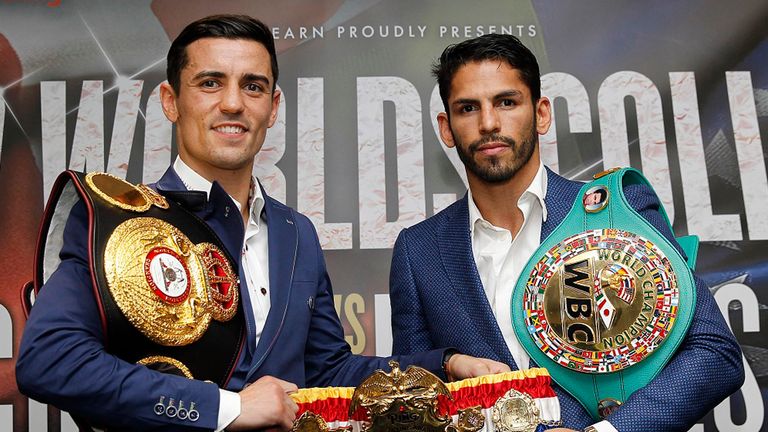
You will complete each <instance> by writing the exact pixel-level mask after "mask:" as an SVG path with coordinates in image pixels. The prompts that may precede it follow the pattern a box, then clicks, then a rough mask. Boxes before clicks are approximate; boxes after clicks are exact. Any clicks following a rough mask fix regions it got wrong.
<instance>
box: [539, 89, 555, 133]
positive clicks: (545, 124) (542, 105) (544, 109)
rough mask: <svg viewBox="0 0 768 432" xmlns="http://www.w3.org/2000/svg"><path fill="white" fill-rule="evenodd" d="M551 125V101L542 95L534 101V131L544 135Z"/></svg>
mask: <svg viewBox="0 0 768 432" xmlns="http://www.w3.org/2000/svg"><path fill="white" fill-rule="evenodd" d="M551 125H552V103H551V102H550V101H549V98H547V97H545V96H542V97H540V98H539V100H537V101H536V132H538V133H539V135H544V134H546V133H547V131H549V126H551Z"/></svg>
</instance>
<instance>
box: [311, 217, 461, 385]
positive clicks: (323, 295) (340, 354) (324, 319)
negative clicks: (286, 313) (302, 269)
mask: <svg viewBox="0 0 768 432" xmlns="http://www.w3.org/2000/svg"><path fill="white" fill-rule="evenodd" d="M299 218H301V221H300V223H301V224H304V223H306V224H308V225H309V227H308V231H304V232H301V234H300V235H302V236H305V238H304V239H302V241H304V240H308V241H311V242H313V244H314V247H315V249H316V254H315V256H316V257H317V258H316V259H317V268H318V280H317V294H316V297H315V309H314V311H313V314H312V317H311V321H310V328H309V333H308V337H307V346H306V355H305V359H304V365H305V370H306V377H307V385H308V386H318V387H325V386H357V385H358V384H360V382H362V381H363V380H364V379H365V378H366V377H367V376H368V375H370V374H371V373H373V372H374V371H376V370H377V369H383V370H384V371H387V372H388V371H389V370H390V368H389V365H388V364H387V362H388V361H389V360H390V359H394V360H397V361H398V362H399V363H400V368H401V369H405V368H407V367H408V366H409V365H417V366H420V367H423V368H425V369H427V370H429V371H430V372H432V373H434V374H436V375H438V376H439V377H440V378H441V379H443V380H445V379H446V377H445V374H444V372H443V370H442V359H443V354H444V353H445V351H446V349H437V350H431V351H423V352H418V353H416V354H413V355H404V356H394V357H374V356H362V355H354V354H352V352H351V349H350V347H349V344H348V343H347V341H346V340H345V339H344V331H343V328H342V326H341V321H340V320H339V316H338V315H337V314H336V309H335V308H334V305H333V289H332V287H331V281H330V278H329V276H328V271H327V269H326V266H325V259H324V258H323V251H322V249H321V248H320V243H319V241H318V239H317V234H316V232H315V230H314V226H312V224H311V222H309V220H308V219H306V217H304V216H301V215H300V216H299ZM307 236H308V237H309V239H307V238H306V237H307Z"/></svg>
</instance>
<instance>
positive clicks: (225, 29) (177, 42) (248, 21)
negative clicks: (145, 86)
mask: <svg viewBox="0 0 768 432" xmlns="http://www.w3.org/2000/svg"><path fill="white" fill-rule="evenodd" d="M204 38H224V39H247V40H253V41H256V42H259V43H260V44H262V45H264V48H266V49H267V52H268V53H269V58H270V61H271V67H272V79H273V82H272V91H274V90H275V86H276V85H277V75H278V69H277V55H276V54H275V39H274V38H273V37H272V32H270V30H269V28H268V27H267V26H266V25H264V23H263V22H261V21H259V20H257V19H256V18H252V17H249V16H247V15H212V16H208V17H205V18H201V19H199V20H197V21H195V22H193V23H192V24H189V25H188V26H186V27H184V30H182V31H181V33H179V35H178V36H177V37H176V39H174V40H173V43H171V48H170V49H169V50H168V58H167V66H166V75H167V78H168V82H169V83H170V84H171V87H173V90H174V91H175V92H176V94H178V93H179V90H180V88H181V70H182V69H184V67H185V66H186V65H187V62H188V61H189V57H188V56H187V46H189V45H190V44H191V43H192V42H195V41H196V40H198V39H204Z"/></svg>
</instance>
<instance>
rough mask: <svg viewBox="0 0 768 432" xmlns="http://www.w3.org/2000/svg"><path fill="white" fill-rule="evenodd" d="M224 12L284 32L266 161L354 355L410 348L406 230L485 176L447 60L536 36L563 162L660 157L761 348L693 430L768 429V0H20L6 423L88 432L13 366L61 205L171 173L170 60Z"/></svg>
mask: <svg viewBox="0 0 768 432" xmlns="http://www.w3.org/2000/svg"><path fill="white" fill-rule="evenodd" d="M213 13H244V14H249V15H252V16H255V17H258V18H260V19H261V20H262V21H264V22H265V23H267V24H268V25H269V26H270V27H271V28H272V29H273V34H274V36H275V38H276V40H277V47H278V51H279V55H278V60H279V64H280V80H279V82H278V85H279V86H280V88H281V90H282V93H283V99H282V101H281V107H280V115H279V120H278V122H277V124H276V125H275V127H273V128H272V129H271V130H270V132H269V135H268V138H267V143H266V144H265V148H264V149H263V150H262V152H261V153H260V154H259V155H258V157H257V159H258V161H257V164H256V168H255V172H254V174H255V175H256V176H257V177H258V178H259V179H260V180H261V182H262V184H264V186H265V188H266V190H267V191H268V193H269V194H271V195H272V196H274V197H276V198H278V199H280V200H282V201H284V202H286V203H287V204H289V205H291V206H293V207H295V208H297V209H298V210H299V211H301V212H303V213H305V214H307V215H308V216H309V217H310V218H311V219H312V221H313V222H314V224H315V226H316V227H317V230H318V233H319V236H320V240H321V242H322V244H323V248H324V249H325V256H326V260H327V262H328V268H329V272H330V275H331V279H332V281H333V283H334V291H335V300H336V308H337V311H338V313H339V315H340V317H341V320H342V322H343V324H344V328H345V331H346V334H347V340H348V341H349V343H350V345H351V346H352V349H353V351H354V352H356V353H363V354H379V355H385V354H388V353H389V352H390V350H391V331H390V316H389V299H388V295H387V293H388V279H389V267H390V258H391V248H392V246H393V244H394V241H395V238H396V236H397V234H398V232H399V231H400V230H401V229H402V228H404V227H408V226H410V225H413V224H415V223H417V222H419V221H421V220H423V219H425V218H426V217H429V216H431V215H433V214H435V213H436V212H437V211H439V210H440V209H442V208H444V207H446V206H447V205H449V204H450V203H452V202H453V201H454V200H456V199H457V198H458V197H461V196H462V195H463V194H464V193H465V191H466V179H465V177H464V173H463V168H462V167H461V164H460V162H459V161H458V158H457V156H456V154H455V152H454V151H453V150H448V149H446V148H445V147H444V146H443V145H442V144H441V143H440V140H439V138H438V134H437V128H436V120H435V116H436V114H437V113H438V112H440V111H442V104H441V102H440V98H439V96H438V93H437V88H436V84H435V81H434V79H433V78H432V77H431V76H430V74H429V69H430V65H431V63H432V61H433V60H434V59H435V58H436V57H438V56H439V55H440V53H441V52H442V50H443V48H445V47H446V46H447V45H449V44H453V43H457V42H460V41H462V40H465V39H468V38H472V37H475V36H479V35H482V34H485V33H491V32H496V33H508V34H514V35H516V36H518V37H520V38H521V40H522V41H523V43H525V44H526V45H527V46H528V47H530V48H531V49H532V50H533V51H534V53H535V54H536V56H537V57H538V59H539V62H540V65H541V68H542V74H543V77H542V90H543V93H544V95H546V96H548V97H550V98H551V99H552V100H553V105H554V111H555V116H554V118H555V122H554V123H555V124H554V125H553V127H552V128H551V130H550V132H549V133H548V134H547V135H546V136H543V137H541V149H542V157H543V159H544V162H545V164H547V165H549V166H550V167H551V168H552V169H554V170H555V171H557V172H559V173H560V174H562V175H564V176H566V177H569V178H573V179H581V180H587V179H589V178H591V175H592V174H594V173H596V172H599V171H602V170H603V169H606V168H610V167H613V166H619V165H631V166H633V167H636V168H639V169H641V170H642V171H643V172H644V173H645V175H646V176H647V177H648V178H649V179H650V181H651V182H652V184H653V185H654V187H655V189H656V191H657V193H658V194H659V196H660V197H661V199H662V201H663V202H664V205H665V206H666V209H667V212H668V214H669V215H670V217H671V218H672V220H673V221H674V229H675V232H676V233H677V234H678V235H686V234H697V235H699V236H700V238H701V240H702V242H703V243H702V247H701V252H700V255H699V261H698V266H697V271H698V273H699V274H700V275H701V276H702V277H704V278H705V279H706V280H707V281H708V282H709V284H710V286H711V290H712V292H713V294H714V296H715V298H716V299H717V302H718V304H719V305H720V308H721V311H722V313H723V314H724V315H725V317H726V319H727V320H728V322H729V323H730V325H731V328H732V329H733V331H734V333H735V334H736V336H737V338H738V340H739V342H740V343H741V346H742V349H743V351H744V363H745V369H746V382H745V384H744V387H743V388H742V390H741V392H737V393H736V394H735V395H734V396H732V397H731V398H730V399H729V400H726V401H725V402H723V403H722V404H721V405H720V406H719V407H718V408H717V409H715V410H714V411H713V413H710V414H709V415H707V417H705V418H704V419H702V420H701V422H700V424H698V425H697V426H695V427H694V429H693V430H694V431H759V430H766V428H767V427H766V426H763V425H764V424H765V423H766V421H765V407H766V400H767V399H768V395H767V393H768V338H766V332H768V313H767V312H766V306H765V304H766V303H767V302H768V266H766V259H767V258H768V218H767V217H766V213H767V212H768V179H767V177H766V159H765V154H766V143H765V142H764V141H763V140H762V138H761V137H763V136H766V135H767V134H768V26H766V25H765V23H766V22H768V3H766V2H765V1H764V0H745V1H741V2H738V3H731V2H721V1H718V0H701V1H692V0H691V1H675V2H670V1H665V0H654V1H645V2H637V1H630V0H621V1H619V0H613V1H607V0H606V1H598V0H578V1H576V0H573V1H563V0H559V1H557V0H514V1H513V0H484V1H481V2H466V1H457V0H439V1H438V0H434V1H406V0H284V1H280V2H275V1H266V0H252V1H246V0H242V1H220V2H215V3H214V2H206V1H181V0H137V1H122V2H117V1H72V0H54V1H46V0H0V203H2V204H0V256H1V257H2V260H1V261H0V262H2V271H1V272H0V430H15V431H24V430H34V431H58V430H64V431H73V430H75V427H74V424H73V423H72V421H71V419H69V417H68V416H66V415H64V416H61V419H60V417H59V413H58V411H57V410H55V409H53V408H50V407H47V406H45V405H42V404H40V403H37V402H34V401H28V400H27V398H25V397H23V396H21V395H20V394H19V393H18V390H17V388H16V384H15V377H14V372H13V368H14V358H15V356H16V353H17V349H18V344H19V340H20V338H21V334H22V331H23V326H24V315H23V313H22V310H21V304H20V301H19V290H20V288H21V286H22V285H23V284H24V283H25V282H26V281H28V280H30V279H31V277H32V259H33V253H34V245H35V240H36V234H37V230H38V224H39V219H40V216H41V212H42V209H43V205H44V203H45V200H46V199H47V196H48V193H49V189H50V187H51V184H52V182H53V180H54V179H55V177H56V176H57V175H58V173H59V172H61V171H62V170H64V169H76V170H86V171H108V172H110V173H113V174H116V175H118V176H121V177H124V178H126V179H127V180H129V181H131V182H145V183H149V182H153V181H155V180H157V179H158V178H159V177H160V175H161V174H162V173H163V171H164V170H165V169H166V167H167V166H168V165H169V164H170V163H171V162H172V160H173V158H174V157H175V155H176V148H175V144H174V139H173V129H172V126H171V124H170V123H169V122H168V121H167V120H166V119H165V117H164V116H163V113H162V110H161V108H160V102H159V92H158V86H159V84H160V83H161V82H162V81H163V80H164V79H165V55H166V52H167V49H168V47H169V45H170V41H171V40H172V39H173V38H174V37H175V36H176V35H177V34H178V33H179V31H180V30H181V29H182V28H183V27H184V26H185V25H186V24H188V23H189V22H191V21H193V20H195V19H198V18H201V17H203V16H205V15H209V14H213ZM446 307H450V305H446ZM659 410H660V411H663V410H664V407H663V406H659ZM667 415H674V413H667Z"/></svg>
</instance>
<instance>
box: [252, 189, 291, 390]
mask: <svg viewBox="0 0 768 432" xmlns="http://www.w3.org/2000/svg"><path fill="white" fill-rule="evenodd" d="M262 193H263V194H264V200H265V204H264V211H265V212H266V219H267V226H268V227H269V228H268V229H269V241H268V243H269V246H268V249H269V289H270V296H269V300H270V308H269V315H268V316H267V321H266V323H265V324H264V329H263V331H262V332H261V338H260V339H259V344H258V345H257V346H256V352H255V353H254V359H255V360H256V361H255V363H254V366H253V367H252V368H251V370H250V372H249V373H248V377H249V378H250V376H251V375H253V374H254V373H255V372H256V370H257V369H258V368H259V367H260V366H261V364H262V363H263V362H264V359H265V358H266V357H267V356H268V355H269V353H270V352H271V350H272V348H273V347H274V344H275V342H276V341H277V338H278V337H279V336H280V332H281V331H282V330H283V325H284V323H285V319H286V314H287V312H288V301H289V299H290V297H291V289H292V286H293V273H294V269H295V264H296V254H297V252H298V246H299V243H298V232H297V228H296V221H295V219H294V215H293V212H291V209H290V208H288V207H286V206H284V205H283V204H280V203H279V202H277V201H275V200H273V199H272V198H270V197H268V196H267V194H266V193H265V192H264V190H263V188H262ZM246 381H248V379H246Z"/></svg>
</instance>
